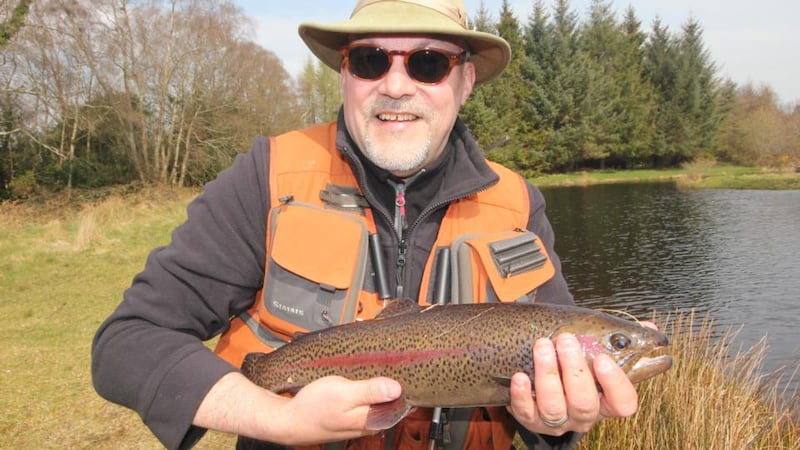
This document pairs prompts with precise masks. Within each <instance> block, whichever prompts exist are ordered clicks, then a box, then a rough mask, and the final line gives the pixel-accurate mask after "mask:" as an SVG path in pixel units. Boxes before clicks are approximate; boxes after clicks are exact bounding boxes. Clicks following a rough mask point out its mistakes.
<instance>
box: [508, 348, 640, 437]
mask: <svg viewBox="0 0 800 450" xmlns="http://www.w3.org/2000/svg"><path fill="white" fill-rule="evenodd" d="M533 361H534V363H533V365H534V381H533V386H534V390H535V391H536V397H535V398H534V397H533V393H532V392H531V381H530V379H529V378H528V376H527V375H525V374H523V373H517V374H515V375H514V376H513V377H512V379H511V404H510V405H509V406H508V410H509V412H510V413H511V414H512V415H513V416H514V418H515V419H517V421H518V422H519V423H520V424H521V425H522V426H524V427H525V428H527V429H528V430H530V431H532V432H534V433H538V434H545V435H551V436H560V435H562V434H564V433H566V432H568V431H577V432H587V431H589V429H590V428H591V427H592V426H593V425H594V424H595V423H596V422H597V421H599V420H600V419H601V418H603V417H627V416H630V415H632V414H633V413H635V412H636V410H637V409H638V404H639V397H638V394H637V393H636V389H635V388H634V387H633V384H631V382H630V380H628V377H627V376H626V375H625V373H624V372H623V371H622V369H620V368H619V367H618V366H617V365H616V363H615V362H614V361H613V360H612V359H611V358H610V357H609V356H608V355H598V356H597V357H595V359H594V361H593V369H594V374H595V375H594V376H592V371H591V370H590V369H589V366H588V364H587V362H586V359H585V357H584V356H583V352H582V350H581V346H580V344H579V343H578V340H577V339H575V336H573V335H570V334H564V335H560V336H558V337H557V339H556V342H555V345H554V344H553V342H551V341H550V340H549V339H539V340H537V341H536V343H535V344H534V347H533ZM595 377H596V382H595ZM597 384H599V385H600V386H601V388H602V391H603V393H602V394H600V393H599V392H598V390H597Z"/></svg>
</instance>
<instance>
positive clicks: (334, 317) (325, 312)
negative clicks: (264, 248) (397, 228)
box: [259, 201, 369, 339]
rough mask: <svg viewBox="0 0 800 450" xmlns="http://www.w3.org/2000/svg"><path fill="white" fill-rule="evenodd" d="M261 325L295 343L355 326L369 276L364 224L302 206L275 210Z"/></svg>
mask: <svg viewBox="0 0 800 450" xmlns="http://www.w3.org/2000/svg"><path fill="white" fill-rule="evenodd" d="M270 233H271V242H270V244H269V245H270V251H269V255H270V257H269V259H268V261H267V269H266V273H265V281H264V289H263V299H262V302H260V304H261V306H260V308H259V309H260V310H259V320H260V321H261V323H262V324H264V325H265V326H266V327H268V328H269V329H271V330H272V331H274V332H276V333H279V334H281V335H283V336H285V337H287V338H289V339H291V338H292V337H293V336H294V335H295V334H296V333H298V332H308V331H316V330H320V329H323V328H327V327H330V326H334V325H339V324H343V323H347V322H352V321H353V320H355V316H356V313H357V306H358V294H359V290H360V288H361V286H362V285H363V284H364V278H365V276H366V275H365V274H366V272H367V270H366V269H367V265H368V254H369V245H368V237H369V230H368V228H367V225H366V223H365V221H364V219H363V218H361V217H359V216H356V215H353V214H349V213H344V212H340V211H335V210H330V209H325V208H320V207H317V206H314V205H308V204H304V203H298V202H293V201H292V202H289V203H286V204H283V205H281V206H280V207H278V208H276V209H275V210H273V212H272V214H271V216H270Z"/></svg>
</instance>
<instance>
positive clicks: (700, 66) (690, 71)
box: [674, 18, 723, 160]
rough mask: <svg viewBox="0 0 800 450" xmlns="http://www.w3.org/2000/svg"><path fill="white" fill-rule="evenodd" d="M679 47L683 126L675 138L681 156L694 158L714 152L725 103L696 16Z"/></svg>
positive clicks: (677, 99) (678, 100) (677, 97)
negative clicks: (679, 144)
mask: <svg viewBox="0 0 800 450" xmlns="http://www.w3.org/2000/svg"><path fill="white" fill-rule="evenodd" d="M678 48H679V61H678V76H677V86H676V87H677V91H676V92H675V96H674V101H675V103H676V106H677V108H678V117H679V119H680V120H679V123H680V125H681V126H680V127H679V129H678V132H679V133H680V134H679V135H678V136H675V137H676V138H677V139H676V140H677V142H680V143H681V144H682V150H683V151H682V155H681V158H682V159H686V160H691V159H694V158H695V157H696V156H698V155H710V154H712V152H713V151H714V147H715V139H716V133H717V130H718V128H719V124H720V122H721V120H722V118H723V117H722V114H721V111H722V109H721V107H722V106H723V105H721V104H720V100H721V99H722V97H720V95H719V94H720V92H719V84H718V81H717V80H716V78H715V76H716V71H717V67H716V65H715V64H714V63H713V61H711V57H710V55H709V53H708V51H707V50H706V49H705V45H704V44H703V31H702V27H701V25H700V23H699V22H697V20H696V19H694V18H690V19H689V21H688V22H686V24H684V26H683V33H682V34H681V38H680V40H679V43H678Z"/></svg>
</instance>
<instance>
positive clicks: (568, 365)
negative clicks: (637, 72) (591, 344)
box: [556, 334, 600, 424]
mask: <svg viewBox="0 0 800 450" xmlns="http://www.w3.org/2000/svg"><path fill="white" fill-rule="evenodd" d="M556 351H557V353H558V361H559V366H560V368H561V374H562V375H561V380H562V382H563V384H564V392H565V394H566V397H567V412H568V413H569V416H570V420H571V421H572V422H573V423H582V424H593V423H594V422H596V421H597V419H598V418H599V414H600V396H599V395H598V393H597V386H596V384H595V380H594V376H593V375H592V371H591V370H589V365H588V363H587V362H586V358H585V356H584V355H583V350H582V349H581V345H580V343H579V342H578V339H577V338H576V337H575V336H574V335H571V334H564V335H561V336H559V337H558V339H557V340H556Z"/></svg>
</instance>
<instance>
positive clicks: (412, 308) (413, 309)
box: [375, 298, 420, 319]
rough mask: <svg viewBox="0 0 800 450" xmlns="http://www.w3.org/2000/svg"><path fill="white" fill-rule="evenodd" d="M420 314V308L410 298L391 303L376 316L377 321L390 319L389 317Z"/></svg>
mask: <svg viewBox="0 0 800 450" xmlns="http://www.w3.org/2000/svg"><path fill="white" fill-rule="evenodd" d="M418 312H420V307H419V305H418V304H417V302H415V301H414V300H411V299H410V298H399V299H395V300H392V301H390V302H389V303H387V304H386V306H384V307H383V310H381V312H380V313H379V314H378V315H377V316H375V318H376V319H388V318H389V317H395V316H401V315H403V314H411V313H418Z"/></svg>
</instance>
